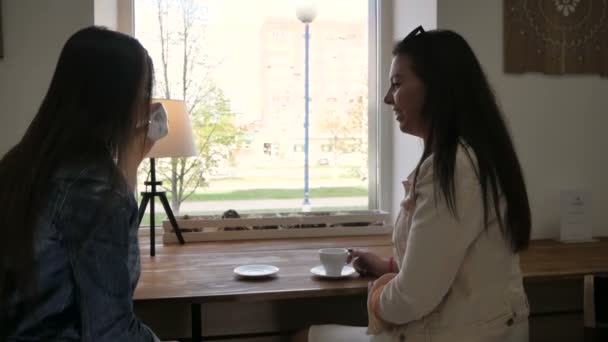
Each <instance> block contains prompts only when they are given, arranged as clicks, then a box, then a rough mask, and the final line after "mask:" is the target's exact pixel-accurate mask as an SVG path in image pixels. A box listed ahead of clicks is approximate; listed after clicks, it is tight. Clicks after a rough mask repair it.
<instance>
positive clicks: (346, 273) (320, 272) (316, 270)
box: [310, 265, 357, 279]
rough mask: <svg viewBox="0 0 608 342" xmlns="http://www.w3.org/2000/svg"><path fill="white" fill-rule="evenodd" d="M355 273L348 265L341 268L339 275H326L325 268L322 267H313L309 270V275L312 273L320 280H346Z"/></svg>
mask: <svg viewBox="0 0 608 342" xmlns="http://www.w3.org/2000/svg"><path fill="white" fill-rule="evenodd" d="M356 272H357V271H355V269H354V268H353V267H352V266H349V265H345V266H344V267H343V268H342V274H341V275H328V274H327V273H325V268H324V267H323V265H319V266H317V267H313V268H311V269H310V273H312V274H314V275H316V276H319V277H321V278H329V279H341V278H347V277H350V276H351V275H353V274H355V273H356Z"/></svg>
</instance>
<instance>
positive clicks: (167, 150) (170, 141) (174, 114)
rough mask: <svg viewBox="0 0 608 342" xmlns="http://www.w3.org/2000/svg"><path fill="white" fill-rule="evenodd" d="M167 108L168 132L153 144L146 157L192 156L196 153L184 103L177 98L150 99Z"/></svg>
mask: <svg viewBox="0 0 608 342" xmlns="http://www.w3.org/2000/svg"><path fill="white" fill-rule="evenodd" d="M152 102H160V103H162V104H163V106H164V107H165V109H166V110H167V117H168V121H169V134H167V136H166V137H164V138H162V139H160V140H159V141H157V142H156V143H155V144H154V147H152V149H151V150H150V152H148V156H147V157H148V158H168V157H175V158H177V157H192V156H196V155H198V152H197V151H196V145H195V143H194V135H193V134H192V125H191V124H190V117H189V116H188V112H187V111H186V104H185V103H184V101H179V100H165V99H152Z"/></svg>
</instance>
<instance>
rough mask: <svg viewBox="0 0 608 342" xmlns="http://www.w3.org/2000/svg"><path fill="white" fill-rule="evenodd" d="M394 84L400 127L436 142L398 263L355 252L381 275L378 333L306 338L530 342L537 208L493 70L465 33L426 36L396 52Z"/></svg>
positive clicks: (335, 332)
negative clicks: (529, 277) (522, 262)
mask: <svg viewBox="0 0 608 342" xmlns="http://www.w3.org/2000/svg"><path fill="white" fill-rule="evenodd" d="M389 76H390V88H389V90H388V92H387V94H386V96H385V97H384V102H385V103H386V104H387V105H389V106H391V107H392V108H393V113H394V116H395V119H396V121H397V122H398V124H399V128H400V130H401V131H402V132H403V133H405V134H410V135H413V136H416V137H418V138H420V139H422V141H423V142H424V150H423V153H422V157H421V159H420V161H419V163H418V165H417V166H416V168H415V169H414V171H413V172H412V173H411V174H410V175H409V176H408V177H407V179H406V180H405V181H404V182H403V185H404V188H405V197H404V200H403V201H402V203H401V211H400V213H399V216H398V218H397V222H396V224H395V230H394V233H393V245H394V257H392V258H389V259H383V258H381V257H379V256H377V255H374V254H372V253H369V252H365V251H359V250H355V251H353V252H352V253H351V258H353V259H354V262H353V263H354V266H355V268H356V269H357V270H358V271H359V272H361V273H367V274H370V275H372V276H375V277H378V279H376V280H375V281H374V282H373V283H372V284H371V285H370V288H369V292H368V317H369V325H368V327H367V328H356V327H344V326H335V325H329V326H314V327H312V328H310V329H309V331H306V332H304V333H303V334H302V335H300V336H299V337H302V339H307V340H310V341H332V342H337V341H350V342H352V341H370V340H372V341H408V342H412V341H434V342H444V341H445V342H447V341H468V342H495V341H496V342H498V341H501V342H505V341H509V342H521V341H527V340H528V314H529V309H528V304H527V299H526V295H525V292H524V288H523V285H522V275H521V271H520V268H519V253H520V252H521V251H522V250H524V249H525V248H526V247H527V246H528V241H529V239H530V225H531V223H530V221H531V219H530V208H529V204H528V197H527V193H526V187H525V183H524V178H523V175H522V171H521V167H520V164H519V161H518V158H517V155H516V153H515V149H514V147H513V143H512V141H511V138H510V136H509V132H508V130H507V127H506V125H505V122H504V120H503V117H502V114H501V112H500V109H499V107H498V105H497V103H496V99H495V98H494V94H493V93H492V90H491V88H490V85H489V84H488V81H487V79H486V76H485V74H484V72H483V70H482V68H481V65H480V64H479V62H478V60H477V58H476V57H475V54H474V53H473V51H472V49H471V47H470V46H469V44H468V43H467V42H466V41H465V40H464V39H463V38H462V37H461V36H460V35H458V34H457V33H455V32H452V31H447V30H434V31H428V32H425V31H424V30H423V29H422V28H421V27H419V28H417V29H416V30H414V31H412V33H410V34H409V35H408V36H407V37H406V38H405V39H403V40H402V41H401V42H399V43H398V44H396V46H395V47H394V50H393V60H392V65H391V71H390V75H389ZM366 329H367V330H366ZM366 333H367V334H366Z"/></svg>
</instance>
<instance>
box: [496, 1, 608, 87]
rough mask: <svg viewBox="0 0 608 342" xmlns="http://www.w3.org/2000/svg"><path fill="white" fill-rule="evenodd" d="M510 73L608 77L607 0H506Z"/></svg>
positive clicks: (506, 61) (506, 50) (506, 64)
mask: <svg viewBox="0 0 608 342" xmlns="http://www.w3.org/2000/svg"><path fill="white" fill-rule="evenodd" d="M504 57H505V58H504V68H505V72H507V73H525V72H541V73H545V74H552V75H564V74H597V75H600V76H602V77H608V0H504Z"/></svg>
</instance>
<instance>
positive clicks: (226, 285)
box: [134, 236, 608, 341]
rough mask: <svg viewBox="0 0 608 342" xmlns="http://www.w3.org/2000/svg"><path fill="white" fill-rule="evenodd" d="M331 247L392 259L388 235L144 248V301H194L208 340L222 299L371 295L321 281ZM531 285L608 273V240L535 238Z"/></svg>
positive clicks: (529, 256)
mask: <svg viewBox="0 0 608 342" xmlns="http://www.w3.org/2000/svg"><path fill="white" fill-rule="evenodd" d="M323 247H353V248H361V249H366V250H370V251H372V252H374V253H377V254H379V255H381V256H390V255H391V254H392V247H391V245H390V238H389V237H388V236H362V237H338V238H307V239H289V240H288V239H284V240H257V241H238V242H237V241H226V242H206V243H191V244H186V245H183V246H180V245H164V246H163V245H158V246H157V247H156V248H157V253H156V256H155V257H150V256H149V253H148V250H147V249H148V246H146V245H143V246H142V251H141V253H142V274H141V278H140V281H139V285H138V287H137V290H136V292H135V297H134V300H136V301H155V302H163V301H182V302H184V303H189V304H191V310H192V337H193V340H195V341H201V340H202V339H201V326H200V324H201V323H200V322H201V320H200V318H201V317H200V309H201V307H200V305H201V304H204V303H209V302H214V301H222V302H228V301H269V300H277V299H297V298H310V297H326V296H350V295H365V293H366V291H367V284H368V282H369V281H370V280H371V279H369V278H360V277H358V276H354V277H351V278H348V279H346V280H337V281H336V280H321V279H317V278H315V277H313V276H312V275H311V273H310V269H311V268H312V267H314V266H316V265H318V264H319V258H318V254H317V251H318V249H319V248H323ZM252 263H255V264H272V265H275V266H277V267H279V268H280V272H279V274H278V276H277V277H275V278H270V279H263V280H255V281H251V280H241V279H238V278H236V277H235V275H234V273H233V269H234V268H235V267H237V266H239V265H243V264H252ZM521 266H522V271H523V274H524V277H525V279H526V281H535V280H542V279H552V278H556V277H560V278H572V277H582V276H584V275H585V274H597V273H602V272H608V239H602V240H601V241H599V242H596V243H581V244H561V243H558V242H555V241H549V240H540V241H533V242H532V244H531V246H530V249H529V250H528V251H526V252H525V253H523V254H522V257H521Z"/></svg>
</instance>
